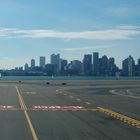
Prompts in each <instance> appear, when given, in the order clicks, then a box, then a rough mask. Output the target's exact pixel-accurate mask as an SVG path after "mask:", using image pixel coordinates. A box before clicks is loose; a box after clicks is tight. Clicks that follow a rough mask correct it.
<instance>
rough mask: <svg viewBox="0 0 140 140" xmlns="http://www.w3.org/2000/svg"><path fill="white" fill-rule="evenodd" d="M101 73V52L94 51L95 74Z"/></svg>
mask: <svg viewBox="0 0 140 140" xmlns="http://www.w3.org/2000/svg"><path fill="white" fill-rule="evenodd" d="M98 73H99V53H98V52H93V75H98Z"/></svg>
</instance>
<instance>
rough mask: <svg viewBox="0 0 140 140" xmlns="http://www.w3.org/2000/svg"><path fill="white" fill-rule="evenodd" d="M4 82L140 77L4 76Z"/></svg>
mask: <svg viewBox="0 0 140 140" xmlns="http://www.w3.org/2000/svg"><path fill="white" fill-rule="evenodd" d="M3 80H140V77H119V78H117V77H108V76H107V77H105V76H104V77H96V76H3V77H1V78H0V81H3Z"/></svg>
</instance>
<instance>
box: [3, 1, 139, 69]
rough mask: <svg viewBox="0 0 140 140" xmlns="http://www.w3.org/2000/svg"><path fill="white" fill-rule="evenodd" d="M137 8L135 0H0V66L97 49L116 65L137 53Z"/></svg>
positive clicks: (78, 55) (80, 54)
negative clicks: (110, 58) (51, 55)
mask: <svg viewBox="0 0 140 140" xmlns="http://www.w3.org/2000/svg"><path fill="white" fill-rule="evenodd" d="M139 9H140V1H139V0H134V1H132V0H127V1H122V0H107V1H99V0H87V1H85V0H76V1H75V0H71V1H65V0H60V1H58V0H51V1H50V0H42V1H34V0H30V1H27V0H24V1H23V0H5V1H1V2H0V17H1V20H0V50H1V51H0V69H12V68H14V67H20V66H23V65H24V64H25V62H27V63H28V60H29V59H32V58H34V59H36V60H37V63H39V60H38V57H39V56H49V55H50V54H53V53H55V52H58V53H60V54H61V57H62V58H65V59H67V60H68V61H71V60H82V58H83V56H84V54H90V53H91V52H99V53H100V56H103V55H104V54H106V55H107V56H108V57H114V58H115V59H116V64H117V66H119V68H121V67H122V66H121V65H122V64H121V61H122V60H124V59H125V58H127V57H128V56H129V55H132V56H133V58H134V59H135V60H137V59H138V58H139V52H140V13H139V12H138V11H139ZM46 61H47V62H49V61H50V58H49V57H46Z"/></svg>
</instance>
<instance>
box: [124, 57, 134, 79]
mask: <svg viewBox="0 0 140 140" xmlns="http://www.w3.org/2000/svg"><path fill="white" fill-rule="evenodd" d="M134 71H135V61H134V59H133V58H132V57H131V56H129V57H128V58H126V59H125V60H123V62H122V73H123V75H124V76H134Z"/></svg>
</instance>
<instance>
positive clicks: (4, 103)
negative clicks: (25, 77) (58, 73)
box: [0, 81, 140, 140]
mask: <svg viewBox="0 0 140 140" xmlns="http://www.w3.org/2000/svg"><path fill="white" fill-rule="evenodd" d="M46 82H50V84H49V85H47V84H46ZM62 82H66V83H67V85H61V83H62ZM16 86H17V87H18V89H19V91H20V94H21V96H22V97H23V100H24V103H25V105H26V107H27V109H28V110H27V113H28V116H29V118H30V120H31V123H32V125H33V128H34V131H35V133H36V136H37V138H38V140H139V139H140V128H136V127H135V126H132V125H129V124H127V123H124V122H122V121H120V120H117V119H115V118H112V117H110V116H107V115H106V114H104V113H101V112H99V111H98V110H97V107H102V108H107V109H110V110H112V111H115V112H118V113H120V114H123V115H126V116H128V117H130V118H134V119H136V120H139V121H140V98H139V97H140V81H22V82H21V83H19V82H18V81H3V82H0V140H37V139H34V138H33V137H32V131H31V128H30V126H29V123H28V121H27V117H25V113H24V110H21V106H20V102H19V98H18V96H17V91H16V88H15V87H16ZM111 90H115V91H116V92H117V93H119V94H121V95H123V96H120V95H115V94H112V93H111V92H110V91H111ZM126 95H131V96H135V97H138V98H133V97H132V98H131V97H128V96H126ZM8 106H12V107H14V108H12V109H9V108H8ZM33 106H51V107H52V106H61V107H63V106H81V107H84V108H85V109H87V110H57V109H56V110H55V109H49V110H41V109H38V110H33ZM3 108H5V109H3ZM90 109H93V110H90Z"/></svg>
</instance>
